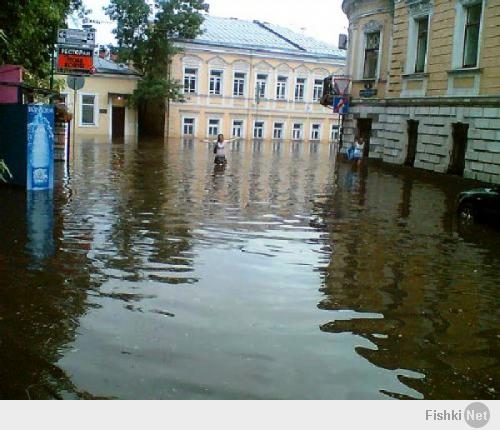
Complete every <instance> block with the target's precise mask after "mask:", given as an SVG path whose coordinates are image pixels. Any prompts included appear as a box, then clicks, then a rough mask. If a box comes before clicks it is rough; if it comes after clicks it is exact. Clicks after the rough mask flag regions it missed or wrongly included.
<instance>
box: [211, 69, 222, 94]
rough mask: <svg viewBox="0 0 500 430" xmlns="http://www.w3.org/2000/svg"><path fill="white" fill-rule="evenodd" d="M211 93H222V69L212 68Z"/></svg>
mask: <svg viewBox="0 0 500 430" xmlns="http://www.w3.org/2000/svg"><path fill="white" fill-rule="evenodd" d="M209 93H210V94H215V95H221V93H222V71H221V70H210V83H209Z"/></svg>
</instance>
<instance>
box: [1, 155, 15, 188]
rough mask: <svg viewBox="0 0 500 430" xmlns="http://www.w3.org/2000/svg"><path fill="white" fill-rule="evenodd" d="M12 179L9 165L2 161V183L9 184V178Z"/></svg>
mask: <svg viewBox="0 0 500 430" xmlns="http://www.w3.org/2000/svg"><path fill="white" fill-rule="evenodd" d="M8 177H9V178H12V175H11V173H10V170H9V168H8V167H7V164H5V162H4V161H3V160H2V159H0V182H7V178H8Z"/></svg>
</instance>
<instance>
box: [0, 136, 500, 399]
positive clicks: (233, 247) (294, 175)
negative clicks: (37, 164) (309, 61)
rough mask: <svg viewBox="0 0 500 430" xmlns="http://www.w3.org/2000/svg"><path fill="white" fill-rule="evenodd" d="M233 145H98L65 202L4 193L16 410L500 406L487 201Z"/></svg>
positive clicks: (388, 171) (78, 166)
mask: <svg viewBox="0 0 500 430" xmlns="http://www.w3.org/2000/svg"><path fill="white" fill-rule="evenodd" d="M229 145H230V150H229V151H228V152H229V154H228V155H229V156H228V160H229V162H228V164H227V166H226V167H225V169H215V170H214V165H213V154H212V153H211V151H210V149H208V148H207V144H204V143H200V142H193V141H183V142H177V141H174V142H170V143H168V144H165V145H164V144H163V143H162V142H140V143H139V144H138V145H133V144H125V145H112V146H110V145H109V144H106V143H95V142H86V143H84V144H83V145H82V146H80V148H79V150H78V151H77V152H76V153H75V156H74V159H73V160H72V161H71V163H70V168H69V172H65V171H64V168H63V166H62V165H56V167H57V174H56V188H55V190H54V193H53V200H52V199H51V196H50V195H44V194H43V193H42V194H39V195H37V196H34V197H33V196H26V194H25V193H24V192H23V191H20V190H17V189H7V188H0V211H1V222H0V239H1V240H0V397H1V398H31V399H35V398H38V399H40V398H119V399H133V398H140V399H143V398H144V399H263V398H264V399H383V398H398V399H406V398H411V399H443V398H450V399H472V398H483V399H495V398H498V393H499V390H500V384H499V374H498V369H499V357H500V347H499V345H500V342H499V341H500V331H499V324H498V322H499V311H498V308H499V300H498V284H499V271H498V268H499V267H500V266H499V264H500V254H499V253H498V243H499V238H500V233H499V232H498V231H495V230H492V229H489V228H488V227H483V226H481V227H477V228H472V227H471V228H464V227H463V226H462V227H461V226H460V225H458V224H457V220H456V218H455V216H454V204H455V198H456V195H457V194H458V192H460V191H461V190H463V189H467V188H471V183H470V182H466V181H464V180H461V179H459V178H453V177H449V176H444V175H435V174H431V173H423V172H420V171H416V170H412V169H406V168H400V167H394V166H393V167H389V166H383V165H379V164H376V163H373V164H372V163H370V164H369V165H368V166H365V167H364V168H363V169H360V170H356V169H353V168H352V167H351V165H350V164H347V163H345V162H343V161H338V162H336V161H335V153H336V148H335V147H334V146H333V145H332V146H329V145H320V144H314V143H307V142H305V143H282V144H279V143H272V142H261V143H260V142H250V141H249V142H243V141H242V142H235V143H232V144H229ZM472 186H474V185H472Z"/></svg>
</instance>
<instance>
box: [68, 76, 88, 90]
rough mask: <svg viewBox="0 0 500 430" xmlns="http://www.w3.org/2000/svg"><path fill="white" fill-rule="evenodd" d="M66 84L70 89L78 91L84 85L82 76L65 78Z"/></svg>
mask: <svg viewBox="0 0 500 430" xmlns="http://www.w3.org/2000/svg"><path fill="white" fill-rule="evenodd" d="M66 82H67V84H68V87H70V88H71V89H72V90H75V91H78V90H81V89H82V88H83V86H84V85H85V78H84V77H83V76H68V77H67V78H66Z"/></svg>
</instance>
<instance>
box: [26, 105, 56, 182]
mask: <svg viewBox="0 0 500 430" xmlns="http://www.w3.org/2000/svg"><path fill="white" fill-rule="evenodd" d="M27 127H28V154H27V164H28V166H27V167H28V172H27V189H28V190H47V189H52V188H53V187H54V154H53V152H54V107H53V106H49V105H28V124H27Z"/></svg>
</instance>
